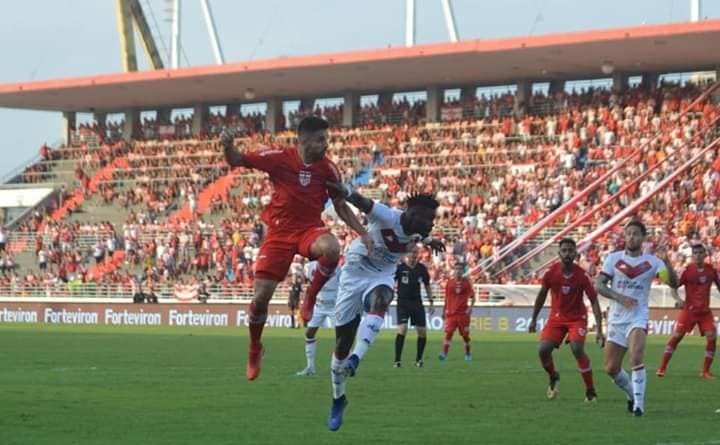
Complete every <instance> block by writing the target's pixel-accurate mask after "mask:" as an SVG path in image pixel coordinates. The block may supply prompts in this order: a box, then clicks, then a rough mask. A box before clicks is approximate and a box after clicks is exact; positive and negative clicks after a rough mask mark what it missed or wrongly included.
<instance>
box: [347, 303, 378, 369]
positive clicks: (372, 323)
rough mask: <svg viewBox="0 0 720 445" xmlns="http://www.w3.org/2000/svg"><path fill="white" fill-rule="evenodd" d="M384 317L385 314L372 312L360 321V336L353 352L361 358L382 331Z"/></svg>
mask: <svg viewBox="0 0 720 445" xmlns="http://www.w3.org/2000/svg"><path fill="white" fill-rule="evenodd" d="M384 317H385V314H382V313H377V312H370V313H369V314H367V315H366V316H365V318H363V321H362V323H360V329H359V330H358V338H357V340H356V341H355V349H353V354H355V355H357V356H358V358H359V359H361V360H362V358H363V356H364V355H365V353H366V352H367V350H368V348H369V347H370V345H371V344H373V342H374V341H375V337H377V336H378V334H379V333H380V328H382V325H383V321H384Z"/></svg>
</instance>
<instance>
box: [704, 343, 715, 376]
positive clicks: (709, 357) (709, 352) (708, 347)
mask: <svg viewBox="0 0 720 445" xmlns="http://www.w3.org/2000/svg"><path fill="white" fill-rule="evenodd" d="M715 347H716V345H715V339H713V340H708V341H707V343H706V344H705V363H703V372H710V366H712V362H713V358H715Z"/></svg>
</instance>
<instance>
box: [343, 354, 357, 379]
mask: <svg viewBox="0 0 720 445" xmlns="http://www.w3.org/2000/svg"><path fill="white" fill-rule="evenodd" d="M358 366H360V357H358V356H357V355H355V354H351V355H350V357H348V358H347V360H345V367H344V368H343V373H344V374H345V376H346V377H355V373H356V372H357V369H358Z"/></svg>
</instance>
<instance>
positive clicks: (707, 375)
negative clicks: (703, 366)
mask: <svg viewBox="0 0 720 445" xmlns="http://www.w3.org/2000/svg"><path fill="white" fill-rule="evenodd" d="M700 378H701V379H704V380H714V379H715V376H714V375H713V373H712V372H710V371H703V372H701V373H700Z"/></svg>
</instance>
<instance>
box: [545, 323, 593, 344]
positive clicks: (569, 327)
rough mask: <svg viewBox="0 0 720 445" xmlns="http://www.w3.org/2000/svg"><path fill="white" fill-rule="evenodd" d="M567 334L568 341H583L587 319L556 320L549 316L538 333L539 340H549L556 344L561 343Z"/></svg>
mask: <svg viewBox="0 0 720 445" xmlns="http://www.w3.org/2000/svg"><path fill="white" fill-rule="evenodd" d="M566 335H567V338H568V341H569V342H580V343H585V335H587V320H583V319H580V320H558V319H554V318H551V319H550V320H548V322H547V324H546V325H545V327H544V328H543V330H542V332H541V333H540V341H546V340H547V341H550V342H553V343H555V345H556V346H560V344H562V342H563V339H565V336H566Z"/></svg>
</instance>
